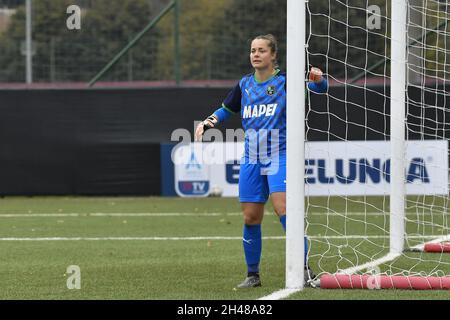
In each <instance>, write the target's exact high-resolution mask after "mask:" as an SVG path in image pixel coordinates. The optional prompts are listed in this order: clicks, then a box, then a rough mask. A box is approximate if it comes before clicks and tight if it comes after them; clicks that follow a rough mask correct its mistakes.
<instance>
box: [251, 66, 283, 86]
mask: <svg viewBox="0 0 450 320" xmlns="http://www.w3.org/2000/svg"><path fill="white" fill-rule="evenodd" d="M278 73H280V69H275V72H274V73H273V74H272V76H271V77H270V78H269V79H267V80H266V81H264V82H261V81H259V80H258V79H256V73H254V74H253V79H255V82H256V83H257V84H263V83H266V82H267V81H270V80H271V79H272V78H273V77H275V76H276V75H277V74H278Z"/></svg>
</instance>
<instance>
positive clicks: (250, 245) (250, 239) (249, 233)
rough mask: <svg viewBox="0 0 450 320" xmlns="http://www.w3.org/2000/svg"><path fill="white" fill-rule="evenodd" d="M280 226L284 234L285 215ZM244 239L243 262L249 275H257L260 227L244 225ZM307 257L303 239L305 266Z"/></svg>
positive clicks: (306, 242) (306, 247)
mask: <svg viewBox="0 0 450 320" xmlns="http://www.w3.org/2000/svg"><path fill="white" fill-rule="evenodd" d="M280 222H281V225H282V226H283V229H284V231H285V232H286V215H283V216H281V217H280ZM243 233H244V237H243V239H242V244H243V246H244V254H245V261H246V263H247V271H248V273H249V274H255V273H259V262H260V260H261V251H262V236H261V225H260V224H255V225H247V224H244V232H243ZM307 257H308V238H306V237H305V265H307Z"/></svg>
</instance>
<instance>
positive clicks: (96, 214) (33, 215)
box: [0, 211, 449, 218]
mask: <svg viewBox="0 0 450 320" xmlns="http://www.w3.org/2000/svg"><path fill="white" fill-rule="evenodd" d="M264 214H265V215H274V213H273V212H268V211H266V212H265V213H264ZM388 214H389V213H387V212H347V213H335V212H328V213H327V212H312V213H308V214H307V215H313V216H338V217H347V216H349V217H350V216H385V215H388ZM448 214H449V213H443V212H433V213H432V215H440V216H442V215H448ZM241 215H242V213H241V212H225V213H223V212H207V213H201V212H185V213H182V212H130V213H123V212H116V213H106V212H92V213H89V212H87V213H76V212H71V213H61V212H55V213H0V218H39V217H43V218H45V217H50V218H52V217H196V216H206V217H208V216H211V217H215V216H241ZM406 215H407V216H423V215H425V216H426V215H430V213H426V214H421V213H411V212H409V213H407V214H406Z"/></svg>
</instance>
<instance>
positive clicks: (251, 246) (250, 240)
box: [242, 224, 262, 273]
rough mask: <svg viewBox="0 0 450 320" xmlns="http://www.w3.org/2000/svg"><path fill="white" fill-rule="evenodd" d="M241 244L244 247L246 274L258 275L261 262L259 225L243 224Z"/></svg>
mask: <svg viewBox="0 0 450 320" xmlns="http://www.w3.org/2000/svg"><path fill="white" fill-rule="evenodd" d="M242 243H243V245H244V253H245V261H246V262H247V269H248V273H259V262H260V260H261V250H262V238H261V225H260V224H255V225H247V224H245V225H244V238H243V239H242Z"/></svg>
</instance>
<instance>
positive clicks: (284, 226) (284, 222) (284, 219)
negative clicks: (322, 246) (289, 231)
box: [280, 215, 308, 266]
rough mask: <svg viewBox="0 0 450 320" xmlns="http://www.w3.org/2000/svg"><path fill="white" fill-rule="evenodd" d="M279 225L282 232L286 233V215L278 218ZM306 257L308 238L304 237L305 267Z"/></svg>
mask: <svg viewBox="0 0 450 320" xmlns="http://www.w3.org/2000/svg"><path fill="white" fill-rule="evenodd" d="M280 222H281V225H282V226H283V229H284V232H286V215H284V216H281V217H280ZM307 257H308V238H306V237H305V266H306V265H307V260H306V259H307Z"/></svg>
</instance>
